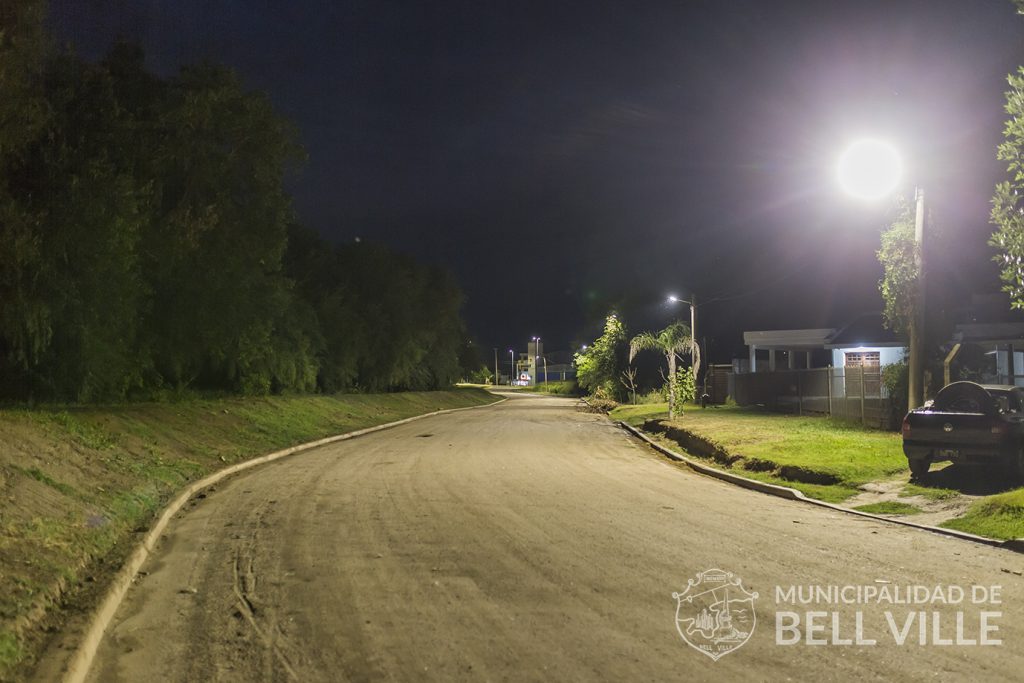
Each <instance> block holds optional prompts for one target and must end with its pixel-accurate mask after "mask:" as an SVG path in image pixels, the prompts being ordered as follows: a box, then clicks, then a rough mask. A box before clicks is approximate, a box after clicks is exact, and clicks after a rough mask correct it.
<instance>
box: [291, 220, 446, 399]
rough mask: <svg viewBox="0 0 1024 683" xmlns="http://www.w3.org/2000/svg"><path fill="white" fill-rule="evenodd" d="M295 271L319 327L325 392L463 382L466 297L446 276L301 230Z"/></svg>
mask: <svg viewBox="0 0 1024 683" xmlns="http://www.w3.org/2000/svg"><path fill="white" fill-rule="evenodd" d="M287 262H288V271H289V273H290V274H291V275H292V276H293V277H294V278H295V279H296V281H297V282H298V283H299V290H300V292H301V296H302V298H303V299H304V300H305V301H308V302H309V304H310V305H311V306H312V309H313V311H314V313H315V316H316V320H317V322H318V324H319V332H320V335H321V337H320V341H319V345H318V348H319V349H320V355H319V360H320V374H319V378H318V383H319V386H320V388H321V390H323V391H344V390H362V391H390V390H398V389H436V388H439V387H443V386H448V385H450V384H451V383H452V382H453V381H456V380H457V379H458V378H459V375H460V372H461V369H460V366H459V350H460V348H461V347H462V345H463V343H464V341H463V340H464V338H465V332H464V328H463V324H462V319H461V318H460V316H459V309H460V308H461V306H462V293H461V292H460V290H459V288H458V286H457V285H456V284H455V282H454V280H453V279H452V277H451V275H450V274H448V273H447V272H446V271H442V270H438V269H433V268H426V267H424V266H421V265H419V264H417V263H416V262H415V261H413V260H412V259H410V258H408V257H405V256H402V255H399V254H395V253H393V252H390V251H388V250H386V249H384V248H382V247H380V246H376V245H371V244H361V243H356V244H351V245H345V246H332V245H329V244H328V243H326V242H324V241H323V240H321V239H320V238H319V237H318V236H316V235H315V234H314V233H312V232H311V231H308V230H305V229H302V228H300V227H295V228H293V230H292V237H291V239H290V246H289V254H288V258H287Z"/></svg>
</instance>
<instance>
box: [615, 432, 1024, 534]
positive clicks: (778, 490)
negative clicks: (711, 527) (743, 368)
mask: <svg viewBox="0 0 1024 683" xmlns="http://www.w3.org/2000/svg"><path fill="white" fill-rule="evenodd" d="M618 424H619V426H620V427H622V428H623V429H625V430H626V431H627V432H629V433H630V434H632V435H633V436H636V437H637V438H639V439H642V440H643V441H645V442H646V443H647V444H648V445H649V446H651V447H652V448H654V449H655V450H656V451H658V452H659V453H661V454H662V455H664V456H666V457H668V458H669V459H671V460H676V461H678V462H681V463H685V464H686V465H687V466H688V467H689V468H690V469H692V470H694V471H696V472H700V473H701V474H706V475H708V476H711V477H714V478H715V479H721V480H722V481H727V482H729V483H731V484H736V485H737V486H742V487H743V488H747V489H751V490H754V491H760V492H761V493H767V494H768V495H771V496H778V497H779V498H786V499H788V500H798V501H801V502H804V503H810V504H811V505H817V506H819V507H824V508H829V509H830V510H835V511H837V512H845V513H846V514H850V515H857V516H858V517H867V518H868V519H873V520H876V521H879V522H887V523H889V524H896V525H898V526H907V527H911V528H914V529H920V530H922V531H930V532H932V533H934V534H941V535H942V536H951V537H953V538H958V539H960V540H962V541H971V542H974V543H980V544H982V545H987V546H990V547H993V548H1003V549H1005V550H1012V551H1013V552H1017V553H1024V539H1019V538H1015V539H1010V540H1008V541H1000V540H996V539H994V538H985V537H984V536H975V535H974V534H969V533H967V532H964V531H956V530H955V529H944V528H942V527H938V526H928V525H927V524H916V523H914V522H907V521H904V520H901V519H892V518H889V517H882V516H880V515H874V514H871V513H870V512H863V511H862V510H854V509H852V508H847V507H843V506H842V505H836V504H835V503H826V502H825V501H823V500H818V499H817V498H811V497H809V496H806V495H804V493H803V492H802V491H797V490H796V489H791V488H789V487H788V486H779V485H777V484H769V483H767V482H763V481H757V480H756V479H747V478H746V477H743V476H740V475H738V474H733V473H732V472H726V471H724V470H720V469H718V468H715V467H710V466H708V465H703V464H701V463H699V462H696V461H695V460H693V459H691V458H687V457H686V456H684V455H680V454H679V453H676V452H675V451H673V450H672V449H670V448H666V447H665V446H662V445H661V444H659V443H657V442H656V441H654V440H653V439H652V438H651V437H649V436H647V434H645V433H644V432H642V431H641V430H639V429H637V428H636V427H633V426H632V425H628V424H626V423H625V422H622V421H619V422H618Z"/></svg>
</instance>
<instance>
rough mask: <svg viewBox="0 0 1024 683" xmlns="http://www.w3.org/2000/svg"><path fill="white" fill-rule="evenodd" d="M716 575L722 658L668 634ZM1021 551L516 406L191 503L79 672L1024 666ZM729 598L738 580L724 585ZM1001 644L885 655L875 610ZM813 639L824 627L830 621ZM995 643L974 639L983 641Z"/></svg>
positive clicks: (634, 676) (205, 675)
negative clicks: (784, 495)
mask: <svg viewBox="0 0 1024 683" xmlns="http://www.w3.org/2000/svg"><path fill="white" fill-rule="evenodd" d="M711 568H720V569H723V570H725V571H728V572H733V573H734V574H735V575H736V576H738V577H740V578H741V579H742V583H743V587H744V588H746V589H747V590H750V591H756V592H757V593H758V597H757V599H756V600H754V602H753V604H754V612H755V614H756V619H757V624H756V628H755V629H754V630H753V633H752V635H751V636H750V638H749V641H748V642H746V644H744V645H742V646H741V647H739V649H736V650H735V651H733V652H730V653H729V654H727V655H725V656H724V657H722V658H721V659H719V660H718V661H713V660H712V659H711V658H710V657H708V656H705V655H704V654H702V653H701V652H698V651H697V650H695V649H693V648H691V647H690V646H688V645H687V644H686V643H684V641H683V639H682V638H681V636H680V633H679V632H677V630H676V621H675V619H676V606H677V604H676V600H675V599H673V595H672V594H673V592H682V591H684V590H685V589H686V587H687V580H688V579H692V578H694V577H696V576H697V574H698V573H699V572H703V571H705V570H707V569H711ZM1022 568H1024V556H1021V555H1016V554H1013V553H1010V552H1007V551H1001V550H996V549H988V548H985V547H981V546H976V545H973V544H968V543H965V542H961V541H955V540H952V539H947V538H943V537H940V536H937V535H934V534H930V533H926V532H921V531H914V530H911V529H905V528H899V527H896V526H892V525H888V524H885V523H881V522H875V521H872V520H866V519H862V518H858V517H854V516H848V515H844V514H841V513H835V512H831V511H827V510H822V509H818V508H815V507H812V506H808V505H805V504H800V503H796V502H791V501H785V500H781V499H778V498H773V497H769V496H766V495H763V494H758V493H754V492H750V491H747V490H744V489H740V488H736V487H733V486H730V485H727V484H724V483H722V482H719V481H717V480H714V479H710V478H706V477H702V476H699V475H696V474H693V473H691V472H690V471H688V470H685V469H681V468H680V467H678V466H675V465H672V464H669V463H667V462H665V461H663V460H661V459H660V458H659V457H657V456H655V455H654V454H652V453H651V452H650V451H649V450H648V449H647V448H646V447H644V446H641V445H639V444H638V443H637V442H635V441H633V440H631V439H630V438H628V437H627V436H626V435H625V434H624V433H623V432H622V431H621V430H620V429H618V428H617V427H615V426H614V425H613V424H612V423H611V422H609V421H608V420H607V419H606V418H605V417H602V416H598V415H593V414H587V413H582V412H579V411H578V410H577V409H576V408H575V407H574V402H573V401H570V400H566V399H557V398H536V397H525V396H515V397H513V398H511V399H510V400H509V401H507V402H505V403H504V404H501V405H498V406H493V407H489V408H484V409H479V410H470V411H464V412H458V413H453V414H448V415H444V416H439V417H433V418H428V419H426V420H421V421H418V422H414V423H412V424H408V425H405V426H401V427H398V428H395V429H393V430H388V431H384V432H381V433H377V434H373V435H370V436H367V437H365V438H359V439H354V440H351V441H345V442H341V443H338V444H336V445H331V446H328V447H324V448H320V449H318V450H316V451H311V452H308V453H305V454H302V455H299V456H296V457H294V458H290V459H285V460H283V461H280V462H277V463H274V464H272V465H268V466H265V467H261V468H259V469H257V470H254V471H252V472H251V473H249V474H245V475H241V476H238V477H235V478H233V479H231V480H229V481H227V482H225V483H222V484H221V485H219V486H217V487H216V489H215V490H213V491H210V492H209V493H208V494H207V495H206V497H205V498H200V499H198V500H195V501H194V504H190V505H189V506H188V507H187V509H186V510H185V511H184V512H183V513H182V514H181V515H180V516H179V518H178V519H177V520H176V521H175V522H174V523H173V524H172V525H171V527H170V529H169V532H168V534H167V535H166V536H165V537H164V539H163V541H162V545H161V547H160V549H159V550H158V552H157V553H156V554H155V556H154V558H153V559H151V561H150V562H149V563H148V565H147V566H146V567H145V568H144V569H145V572H146V574H145V575H144V576H142V577H141V578H140V579H139V581H138V583H137V585H136V586H135V587H134V588H133V589H132V591H131V592H130V593H129V597H128V599H127V600H126V601H125V602H124V604H123V605H122V607H121V609H120V611H119V613H118V616H117V618H116V621H115V623H114V624H113V625H112V627H111V629H110V630H109V631H108V632H107V636H106V638H105V641H104V643H103V645H102V647H101V650H100V654H99V657H98V658H97V661H96V664H95V666H94V667H93V669H92V672H91V677H92V680H95V681H150V680H171V681H200V680H226V681H257V680H302V681H307V680H323V681H340V680H397V681H414V680H551V681H561V680H609V681H646V680H659V681H660V680H786V679H793V680H832V679H835V680H868V679H876V678H884V679H887V680H959V679H963V680H966V679H971V680H1003V679H1005V680H1013V679H1016V680H1020V675H1021V674H1020V672H1021V671H1024V654H1022V652H1024V592H1022V590H1021V587H1022V585H1024V579H1022V578H1021V576H1019V575H1017V574H1013V573H1010V572H1013V571H1020V570H1021V569H1022ZM847 584H848V585H853V586H874V587H883V586H885V587H889V588H892V587H897V586H904V585H925V586H931V587H935V586H949V585H956V586H963V587H965V588H967V589H968V591H969V590H970V587H971V586H973V585H979V586H992V585H996V586H1001V594H1000V596H999V602H998V603H995V602H993V601H991V600H988V601H987V602H986V604H983V605H973V604H967V605H964V604H961V605H944V604H935V603H933V602H929V603H928V604H925V605H921V606H914V607H908V606H906V605H896V606H893V605H891V604H886V605H878V604H870V605H860V606H858V605H841V606H833V605H828V604H823V603H821V602H816V603H814V604H811V605H800V606H793V605H779V604H776V597H777V595H776V586H784V587H787V586H792V585H803V586H807V585H821V586H830V585H847ZM734 594H735V591H734ZM779 610H791V611H797V612H804V611H807V610H812V611H814V610H818V611H822V612H828V613H830V612H832V611H836V612H837V613H838V616H837V617H836V618H837V620H838V621H837V623H839V624H841V625H840V629H839V638H847V637H849V638H852V637H853V635H854V619H855V613H856V612H857V611H858V610H860V611H862V612H863V614H862V616H863V622H864V624H865V626H864V628H865V629H866V630H867V634H866V636H872V637H874V638H875V639H876V640H877V644H876V645H855V644H851V645H832V644H830V645H808V644H806V643H805V642H800V643H797V644H794V645H789V646H785V645H778V644H776V633H775V620H776V612H777V611H779ZM886 610H890V611H892V612H893V613H894V614H895V618H896V625H897V626H899V627H901V628H902V627H903V625H904V622H905V619H906V615H907V614H908V613H909V612H911V611H920V612H922V613H924V614H925V615H926V616H927V617H928V618H929V619H931V618H932V616H933V613H935V615H937V616H938V617H939V618H940V624H941V625H940V626H939V629H940V631H939V636H940V639H941V638H942V637H946V636H951V637H952V634H954V632H955V625H956V618H957V617H956V614H957V612H958V611H959V612H961V618H962V623H963V628H962V629H961V630H962V640H969V639H970V637H974V638H975V639H976V638H977V636H978V631H979V623H978V621H979V612H980V611H981V610H987V611H993V612H998V613H1000V616H998V617H992V618H993V619H994V623H995V624H996V625H997V626H998V629H999V630H998V632H997V633H995V634H994V637H996V638H998V639H1001V640H1002V643H1003V644H1002V645H988V646H982V645H955V644H953V645H935V644H932V643H933V642H934V640H935V639H934V638H933V635H934V634H933V631H932V630H931V629H932V624H931V623H929V625H928V627H927V629H926V631H925V634H924V635H925V639H926V640H927V641H928V643H929V644H927V645H920V644H918V642H919V640H920V636H921V635H922V632H921V631H920V630H919V629H918V626H917V622H914V623H913V624H911V626H910V627H908V628H907V630H906V635H907V640H906V642H905V643H904V644H903V645H902V646H900V645H897V644H896V643H895V642H894V639H893V637H892V635H891V634H890V633H889V631H888V630H887V627H886V621H885V619H884V616H883V613H884V612H885V611H886ZM820 623H821V624H824V625H825V626H826V627H827V628H825V629H824V631H823V632H821V633H819V634H818V636H817V637H818V638H831V637H832V635H831V634H832V621H831V616H829V617H824V618H822V619H820ZM990 635H992V634H990Z"/></svg>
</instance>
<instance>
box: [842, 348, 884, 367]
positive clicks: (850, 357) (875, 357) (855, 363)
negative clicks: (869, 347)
mask: <svg viewBox="0 0 1024 683" xmlns="http://www.w3.org/2000/svg"><path fill="white" fill-rule="evenodd" d="M880 365H881V356H880V354H879V352H878V351H848V352H847V353H846V367H848V368H877V367H879V366H880Z"/></svg>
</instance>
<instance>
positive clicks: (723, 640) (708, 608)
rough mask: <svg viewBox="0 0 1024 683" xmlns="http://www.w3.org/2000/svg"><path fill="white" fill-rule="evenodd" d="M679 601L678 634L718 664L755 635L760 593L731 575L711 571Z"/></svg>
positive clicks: (677, 595) (701, 575) (680, 595)
mask: <svg viewBox="0 0 1024 683" xmlns="http://www.w3.org/2000/svg"><path fill="white" fill-rule="evenodd" d="M687 584H688V585H687V586H686V590H685V591H683V592H682V593H673V594H672V597H673V598H675V599H676V630H677V631H679V635H680V636H682V637H683V640H684V641H686V644H687V645H689V646H690V647H692V648H693V649H695V650H699V651H700V652H703V653H704V654H706V655H707V656H708V657H711V659H713V660H715V661H716V662H717V661H718V659H719V658H720V657H722V656H724V655H727V654H729V653H730V652H732V651H733V650H736V649H738V648H739V647H741V646H742V645H743V644H744V643H746V642H747V641H748V640H750V636H751V635H752V634H753V633H754V627H756V626H757V615H756V614H755V612H754V600H756V599H757V593H752V592H750V591H748V590H746V589H745V588H744V587H743V581H742V580H741V579H740V578H739V577H738V576H736V575H735V574H733V573H732V572H726V571H722V570H721V569H708V570H707V571H703V572H700V573H698V574H697V578H695V579H690V580H689V581H688V582H687Z"/></svg>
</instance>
